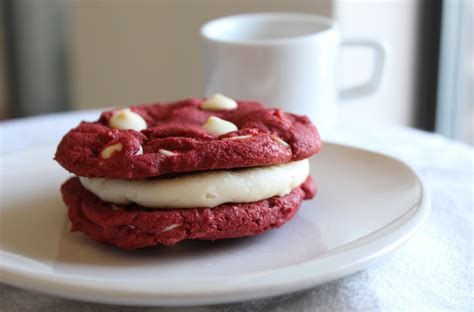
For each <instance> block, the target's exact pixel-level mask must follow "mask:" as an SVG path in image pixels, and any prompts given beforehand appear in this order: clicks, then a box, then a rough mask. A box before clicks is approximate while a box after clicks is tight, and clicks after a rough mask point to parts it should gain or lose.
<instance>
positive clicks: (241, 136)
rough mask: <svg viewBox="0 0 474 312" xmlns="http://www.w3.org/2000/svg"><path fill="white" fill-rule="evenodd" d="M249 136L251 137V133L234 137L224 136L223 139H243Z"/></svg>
mask: <svg viewBox="0 0 474 312" xmlns="http://www.w3.org/2000/svg"><path fill="white" fill-rule="evenodd" d="M251 137H252V136H251V135H238V136H234V137H228V138H224V140H244V139H248V138H251Z"/></svg>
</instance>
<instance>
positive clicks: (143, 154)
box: [55, 99, 321, 179]
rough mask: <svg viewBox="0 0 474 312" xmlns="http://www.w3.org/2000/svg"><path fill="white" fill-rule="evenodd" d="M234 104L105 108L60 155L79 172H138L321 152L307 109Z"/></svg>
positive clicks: (66, 141)
mask: <svg viewBox="0 0 474 312" xmlns="http://www.w3.org/2000/svg"><path fill="white" fill-rule="evenodd" d="M236 103H237V107H236V108H232V105H229V106H226V108H225V109H219V108H220V107H219V106H217V107H216V106H214V105H213V104H212V103H209V101H206V102H204V100H200V99H189V100H183V101H178V102H175V103H171V104H167V105H163V104H159V103H157V104H151V105H139V106H132V107H131V108H130V110H128V111H127V110H125V111H124V110H120V109H116V110H111V111H106V112H104V113H102V115H101V117H100V119H99V120H98V121H96V122H82V123H81V124H80V125H79V126H78V127H76V128H75V129H72V130H71V131H69V132H68V133H67V134H66V135H65V136H64V137H63V139H62V140H61V143H60V144H59V146H58V149H57V151H56V156H55V159H56V160H57V161H58V162H59V163H60V164H61V165H62V166H63V167H64V168H65V169H67V170H69V171H70V172H72V173H74V174H76V175H78V176H84V177H95V178H98V177H100V178H121V179H138V178H146V177H155V176H159V175H162V174H169V173H180V172H190V171H197V170H210V169H229V168H242V167H253V166H264V165H274V164H280V163H286V162H289V161H294V160H300V159H305V158H308V157H310V156H311V155H313V154H315V153H317V152H318V151H319V148H320V146H321V141H320V138H319V134H318V132H317V130H316V128H315V127H314V125H312V124H311V122H310V121H309V119H308V118H307V117H306V116H298V115H294V114H289V113H284V112H283V111H281V110H280V109H270V108H267V107H265V106H264V105H262V104H260V103H256V102H246V101H237V102H236ZM210 117H211V118H210ZM216 117H217V118H216ZM116 128H128V129H127V130H122V129H116ZM133 129H135V130H133Z"/></svg>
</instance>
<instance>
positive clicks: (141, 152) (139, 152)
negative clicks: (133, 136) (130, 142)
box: [135, 145, 143, 155]
mask: <svg viewBox="0 0 474 312" xmlns="http://www.w3.org/2000/svg"><path fill="white" fill-rule="evenodd" d="M135 155H143V147H142V146H141V145H140V146H139V147H138V151H137V152H136V153H135Z"/></svg>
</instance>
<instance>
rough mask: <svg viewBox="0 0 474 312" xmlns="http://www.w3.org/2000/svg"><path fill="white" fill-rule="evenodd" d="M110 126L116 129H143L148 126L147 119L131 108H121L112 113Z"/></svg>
mask: <svg viewBox="0 0 474 312" xmlns="http://www.w3.org/2000/svg"><path fill="white" fill-rule="evenodd" d="M109 126H110V127H111V128H115V129H123V130H126V129H130V130H135V131H141V130H144V129H146V128H147V125H146V122H145V119H143V117H142V116H140V115H139V114H137V113H135V112H132V111H131V110H130V109H129V108H126V109H121V110H118V111H116V112H114V114H113V115H112V117H111V118H110V120H109Z"/></svg>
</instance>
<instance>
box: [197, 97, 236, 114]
mask: <svg viewBox="0 0 474 312" xmlns="http://www.w3.org/2000/svg"><path fill="white" fill-rule="evenodd" d="M201 108H202V109H205V110H210V111H213V110H223V109H234V108H237V102H236V101H235V100H233V99H231V98H228V97H226V96H223V95H222V94H219V93H216V94H214V95H213V96H211V97H210V98H208V99H207V100H206V101H204V102H203V103H202V104H201Z"/></svg>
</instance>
